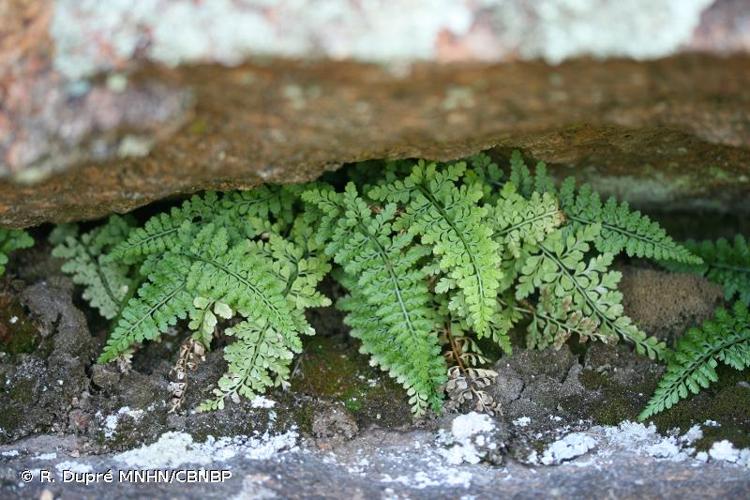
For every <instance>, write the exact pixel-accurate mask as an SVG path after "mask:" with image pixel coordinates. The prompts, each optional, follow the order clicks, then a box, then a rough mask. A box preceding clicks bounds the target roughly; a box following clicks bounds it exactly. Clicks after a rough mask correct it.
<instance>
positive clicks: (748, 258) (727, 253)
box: [663, 235, 750, 304]
mask: <svg viewBox="0 0 750 500" xmlns="http://www.w3.org/2000/svg"><path fill="white" fill-rule="evenodd" d="M684 245H685V247H687V248H688V249H689V250H690V251H691V252H693V253H694V254H695V255H697V256H699V257H700V258H701V259H703V263H702V264H698V265H680V264H675V263H670V262H664V263H663V264H664V265H665V266H666V267H667V268H668V269H670V270H672V271H688V272H693V273H697V274H700V275H701V276H705V277H706V278H708V279H709V280H710V281H713V282H714V283H718V284H719V285H721V286H722V287H723V288H724V295H725V297H726V299H727V300H732V299H734V298H735V297H736V298H738V299H739V300H740V301H742V302H744V303H745V304H750V245H748V242H747V240H746V239H745V237H744V236H742V235H737V236H736V237H735V238H734V241H731V242H730V241H728V240H726V239H724V238H720V239H719V240H717V241H716V242H712V241H702V242H695V241H686V242H685V243H684Z"/></svg>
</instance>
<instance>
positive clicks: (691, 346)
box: [639, 302, 750, 420]
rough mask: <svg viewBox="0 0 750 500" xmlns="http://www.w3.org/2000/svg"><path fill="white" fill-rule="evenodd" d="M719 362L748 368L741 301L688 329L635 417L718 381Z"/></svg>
mask: <svg viewBox="0 0 750 500" xmlns="http://www.w3.org/2000/svg"><path fill="white" fill-rule="evenodd" d="M719 362H722V363H724V364H727V365H729V366H731V367H732V368H734V369H736V370H744V369H745V368H747V367H750V312H748V308H747V306H746V305H745V304H743V303H742V302H737V303H736V304H735V305H734V307H733V309H732V310H731V311H727V310H725V309H719V310H718V311H717V312H716V315H715V317H714V318H713V319H712V320H710V321H707V322H705V323H703V325H701V326H700V327H699V328H692V329H691V330H689V331H688V332H687V334H685V335H684V336H683V337H682V338H681V339H680V340H679V341H678V343H677V347H676V349H675V352H674V353H673V354H672V355H671V356H670V357H669V360H668V365H667V371H666V373H665V374H664V376H663V377H662V379H661V380H660V381H659V385H658V386H657V388H656V392H655V393H654V395H653V397H652V398H651V400H650V401H649V402H648V404H647V405H646V408H645V409H644V410H643V412H641V414H640V416H639V419H640V420H646V419H648V418H649V417H651V416H653V415H655V414H657V413H659V412H661V411H664V410H666V409H669V408H671V407H672V406H674V405H675V404H676V403H677V402H678V401H680V400H681V399H685V398H687V397H688V396H689V395H690V394H691V393H692V394H697V393H698V392H700V391H701V390H702V389H705V388H707V387H709V385H710V384H711V383H712V382H716V381H717V380H718V376H717V374H716V367H717V366H718V364H719Z"/></svg>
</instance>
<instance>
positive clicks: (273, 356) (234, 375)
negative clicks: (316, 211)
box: [199, 218, 331, 411]
mask: <svg viewBox="0 0 750 500" xmlns="http://www.w3.org/2000/svg"><path fill="white" fill-rule="evenodd" d="M300 221H301V218H299V219H298V222H300ZM292 234H293V241H289V240H285V239H284V238H282V237H281V236H280V235H278V234H271V235H270V238H269V241H268V242H267V243H262V242H258V243H253V244H252V248H251V251H252V252H255V253H257V255H258V256H261V257H263V258H265V259H266V262H265V264H264V267H265V268H266V269H268V270H269V272H270V273H272V274H273V276H274V280H275V281H276V282H278V283H280V284H281V285H282V286H283V292H282V296H283V297H284V298H285V299H286V301H287V304H288V306H289V307H290V308H291V309H292V310H293V311H294V312H295V314H297V315H298V319H297V321H296V323H297V324H298V325H300V326H298V328H297V330H279V329H277V328H274V327H273V326H272V325H271V324H269V323H263V322H259V321H258V320H257V319H256V320H255V321H248V320H246V321H243V322H241V323H239V324H238V325H236V326H234V327H233V328H231V329H228V330H226V332H225V333H226V334H227V335H229V336H233V337H235V342H233V343H231V344H229V345H228V346H227V347H226V348H225V349H224V359H225V360H226V361H227V365H228V368H227V372H226V373H225V374H224V375H223V376H222V377H221V379H220V380H219V382H218V384H217V385H218V387H217V388H216V389H214V391H213V392H214V395H215V397H214V398H213V399H211V400H208V401H205V402H204V403H202V404H201V405H200V407H199V410H201V411H206V410H212V409H216V408H223V406H224V401H225V400H226V399H227V398H231V399H236V398H237V397H238V396H243V397H247V398H250V397H253V396H255V395H257V394H262V393H263V392H264V391H265V390H267V389H268V388H270V387H276V386H278V385H281V384H283V383H285V382H286V380H287V379H288V377H289V365H290V362H291V360H292V358H293V356H294V354H295V353H299V352H301V350H302V344H301V341H300V338H299V333H302V334H307V335H312V334H313V333H315V332H314V331H313V329H312V327H310V326H309V325H307V323H306V322H305V321H304V318H303V316H302V314H303V313H304V311H305V309H307V308H310V307H321V306H327V305H330V303H331V302H330V300H329V299H328V298H327V297H325V296H324V295H322V294H321V293H320V292H318V291H317V285H318V283H319V282H320V280H322V279H323V277H324V276H325V275H326V274H327V273H328V272H329V271H330V265H329V264H328V262H327V259H326V258H325V257H324V256H321V255H319V253H318V252H319V251H320V248H319V247H317V246H316V244H315V240H314V238H313V237H312V230H311V228H310V227H309V226H307V225H305V224H294V229H293V230H292Z"/></svg>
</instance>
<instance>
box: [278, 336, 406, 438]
mask: <svg viewBox="0 0 750 500" xmlns="http://www.w3.org/2000/svg"><path fill="white" fill-rule="evenodd" d="M357 349H358V345H357V343H356V342H355V341H352V340H351V339H345V338H342V337H339V336H333V337H327V336H316V337H313V338H310V339H307V341H306V342H305V346H304V351H303V353H302V354H301V355H300V356H299V358H298V359H297V360H296V365H295V368H294V372H293V374H292V379H291V390H292V391H293V392H297V393H301V394H307V395H311V396H315V397H318V398H324V399H329V400H332V401H337V402H341V403H343V405H344V407H345V408H346V409H347V410H348V411H349V412H350V413H352V415H354V417H355V418H356V420H357V423H358V424H360V425H368V424H375V425H378V426H381V427H399V426H402V425H403V424H405V423H408V422H410V421H411V415H410V413H409V406H408V405H407V404H406V393H405V391H404V390H403V389H402V388H401V387H400V386H399V385H397V384H396V383H395V382H394V381H393V380H391V379H390V378H389V377H387V376H386V375H385V374H384V373H383V372H381V371H380V370H379V369H377V368H374V367H371V366H370V365H369V363H368V360H367V357H366V356H364V355H363V354H360V353H359V352H358V350H357Z"/></svg>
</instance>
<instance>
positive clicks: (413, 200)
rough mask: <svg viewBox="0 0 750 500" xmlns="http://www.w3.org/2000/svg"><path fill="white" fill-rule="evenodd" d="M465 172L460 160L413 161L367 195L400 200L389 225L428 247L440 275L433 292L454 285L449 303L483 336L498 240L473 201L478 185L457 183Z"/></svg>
mask: <svg viewBox="0 0 750 500" xmlns="http://www.w3.org/2000/svg"><path fill="white" fill-rule="evenodd" d="M465 171H466V164H465V163H463V162H459V163H454V164H452V165H448V166H446V167H445V168H444V169H442V170H441V171H438V169H437V165H436V164H434V163H432V164H426V163H424V162H419V163H417V165H416V166H415V167H414V168H413V169H412V171H411V173H410V174H409V175H408V176H407V177H406V178H405V179H404V180H397V181H395V182H393V183H390V184H386V185H382V186H378V187H375V188H374V189H372V190H370V192H369V196H370V197H371V198H372V199H374V200H376V201H386V200H387V201H389V202H393V203H401V204H403V205H404V210H403V213H402V214H401V215H400V216H399V217H398V219H397V220H396V221H395V223H394V229H395V230H396V231H401V230H403V231H406V232H408V233H410V234H412V235H415V236H419V237H420V238H421V241H422V244H423V245H426V246H427V247H429V248H431V250H432V252H433V253H434V254H435V256H436V257H438V259H437V268H438V269H439V271H440V273H441V274H442V277H441V279H440V280H439V281H438V283H437V284H436V286H435V291H436V292H438V293H448V292H449V291H451V290H453V289H458V290H460V291H461V296H460V300H452V301H451V303H450V305H449V308H450V309H451V311H453V312H455V313H457V314H458V315H459V316H460V317H462V318H464V319H466V320H467V322H468V323H469V325H470V326H471V327H473V329H474V330H475V331H476V332H477V334H478V335H480V336H489V335H490V329H491V328H492V321H493V316H494V315H495V311H496V309H497V290H498V287H499V284H500V283H499V281H500V267H499V266H498V254H499V245H498V244H497V242H496V241H495V240H493V238H492V228H491V227H490V226H488V225H486V224H484V219H485V218H486V217H487V213H488V209H487V208H486V207H484V206H482V205H480V204H479V201H480V200H481V199H482V195H483V192H482V185H481V184H478V183H470V184H463V185H457V183H458V182H459V181H460V180H461V177H462V176H463V175H464V173H465Z"/></svg>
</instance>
